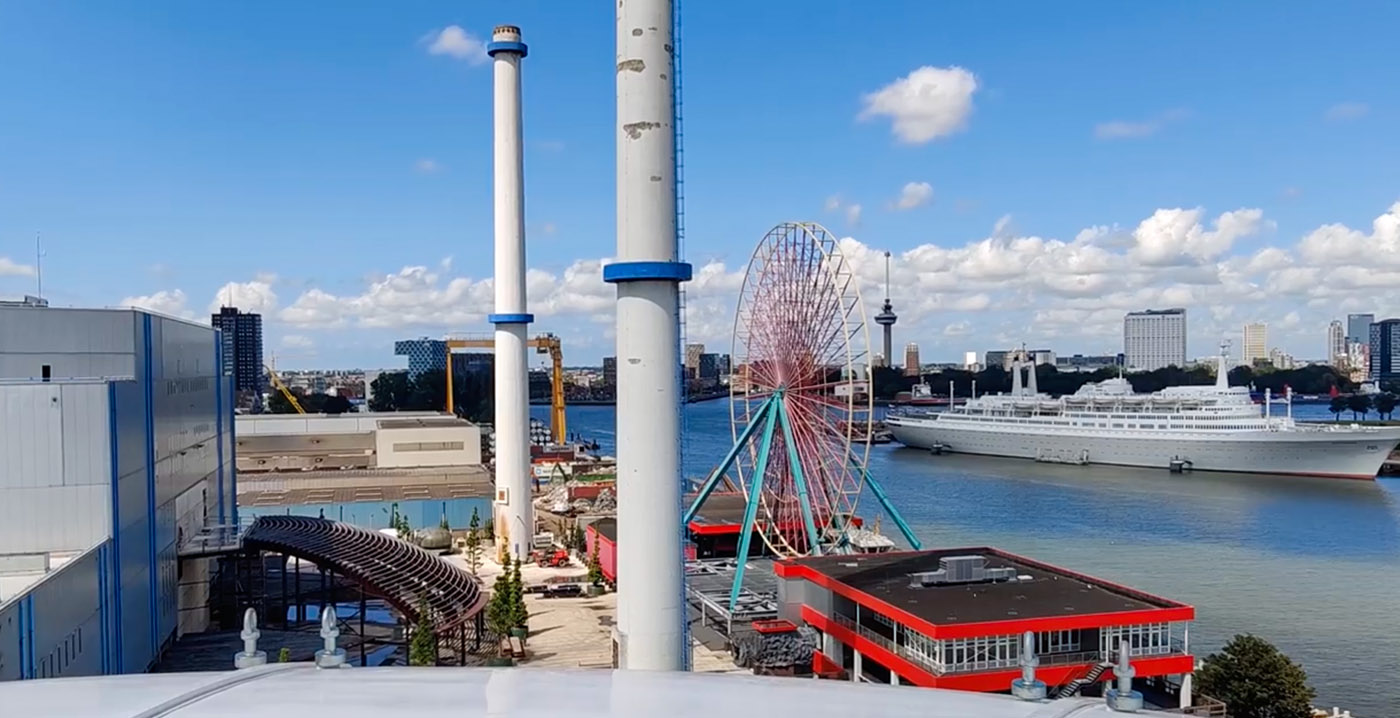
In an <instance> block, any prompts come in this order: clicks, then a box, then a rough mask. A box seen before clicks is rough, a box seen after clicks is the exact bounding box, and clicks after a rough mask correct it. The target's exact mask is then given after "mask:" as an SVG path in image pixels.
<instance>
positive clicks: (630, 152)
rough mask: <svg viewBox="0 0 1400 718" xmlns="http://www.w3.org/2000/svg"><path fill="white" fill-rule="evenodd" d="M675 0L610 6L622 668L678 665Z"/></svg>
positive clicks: (681, 641)
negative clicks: (613, 9)
mask: <svg viewBox="0 0 1400 718" xmlns="http://www.w3.org/2000/svg"><path fill="white" fill-rule="evenodd" d="M672 21H673V17H672V2H671V0H624V1H623V2H619V3H618V4H617V57H616V60H617V67H616V72H617V123H618V127H617V136H616V141H617V261H616V262H615V263H613V264H610V265H608V266H607V267H604V269H603V279H604V281H607V282H611V283H614V284H617V534H618V536H617V567H618V568H617V572H618V576H619V579H618V606H617V615H618V625H617V631H616V634H615V635H616V636H617V641H618V647H617V650H618V656H619V664H620V665H621V666H622V667H623V668H629V669H642V670H685V668H686V666H687V664H688V662H689V661H688V658H689V655H688V654H689V650H688V649H689V647H688V646H686V645H685V631H684V621H685V612H684V587H685V586H684V579H685V575H684V572H683V569H684V564H683V557H682V549H681V525H680V524H681V455H680V413H679V402H680V386H679V376H680V349H679V342H680V316H679V283H680V282H683V281H686V280H688V279H690V272H691V270H690V265H688V264H685V263H683V262H681V261H680V260H679V257H678V248H677V236H676V185H675V176H676V174H675V159H676V158H675V132H674V129H675V128H674V117H675V91H674V86H673V84H672V80H673V75H672V73H673V68H674V57H673V55H672V52H673V49H672V31H671V28H672Z"/></svg>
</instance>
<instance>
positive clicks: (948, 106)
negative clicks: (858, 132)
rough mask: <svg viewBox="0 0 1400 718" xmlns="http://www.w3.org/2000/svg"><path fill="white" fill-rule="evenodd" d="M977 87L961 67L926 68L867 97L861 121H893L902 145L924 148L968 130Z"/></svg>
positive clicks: (976, 83)
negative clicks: (887, 119)
mask: <svg viewBox="0 0 1400 718" xmlns="http://www.w3.org/2000/svg"><path fill="white" fill-rule="evenodd" d="M977 87H978V82H977V76H976V75H974V74H972V73H971V72H969V71H967V70H965V69H963V68H961V67H956V66H954V67H931V66H927V65H925V66H924V67H920V68H919V69H917V70H914V71H913V72H911V73H909V74H908V75H906V76H904V77H901V78H899V79H898V80H895V81H894V82H891V83H890V84H888V85H886V86H884V87H882V88H880V89H878V90H876V91H875V92H871V93H869V94H867V95H865V96H864V97H863V98H862V99H861V104H862V105H863V108H862V109H861V111H860V114H859V115H858V116H857V119H859V120H870V119H873V118H876V117H889V118H890V120H891V122H892V123H893V130H894V136H895V137H896V138H897V139H898V140H899V141H900V142H903V143H905V144H911V145H922V144H925V143H928V142H930V141H932V140H935V139H938V138H939V137H946V136H948V135H951V134H953V133H955V132H958V131H960V130H962V129H964V128H965V127H967V120H968V118H969V117H970V116H971V115H972V96H973V95H974V94H975V93H976V92H977Z"/></svg>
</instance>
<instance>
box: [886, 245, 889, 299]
mask: <svg viewBox="0 0 1400 718" xmlns="http://www.w3.org/2000/svg"><path fill="white" fill-rule="evenodd" d="M889 303H890V253H889V250H885V304H889Z"/></svg>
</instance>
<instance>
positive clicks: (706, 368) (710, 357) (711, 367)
mask: <svg viewBox="0 0 1400 718" xmlns="http://www.w3.org/2000/svg"><path fill="white" fill-rule="evenodd" d="M699 377H700V378H701V379H714V380H716V381H718V380H719V355H718V354H701V355H700V367H699Z"/></svg>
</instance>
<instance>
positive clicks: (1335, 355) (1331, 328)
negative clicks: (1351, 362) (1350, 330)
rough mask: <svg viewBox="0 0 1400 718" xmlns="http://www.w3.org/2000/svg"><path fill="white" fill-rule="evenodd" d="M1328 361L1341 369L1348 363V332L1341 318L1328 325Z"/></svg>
mask: <svg viewBox="0 0 1400 718" xmlns="http://www.w3.org/2000/svg"><path fill="white" fill-rule="evenodd" d="M1327 363H1328V364H1331V365H1332V366H1334V367H1336V368H1338V369H1340V368H1342V367H1344V366H1346V363H1347V340H1346V332H1345V330H1343V329H1342V322H1341V320H1340V319H1333V320H1332V323H1331V324H1328V325H1327Z"/></svg>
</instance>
